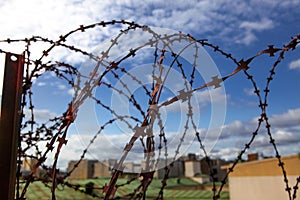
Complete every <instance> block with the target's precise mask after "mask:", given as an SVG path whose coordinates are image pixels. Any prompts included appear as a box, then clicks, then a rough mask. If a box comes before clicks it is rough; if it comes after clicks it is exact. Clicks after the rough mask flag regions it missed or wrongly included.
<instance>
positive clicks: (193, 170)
mask: <svg viewBox="0 0 300 200" xmlns="http://www.w3.org/2000/svg"><path fill="white" fill-rule="evenodd" d="M184 168H185V173H184V174H185V176H186V177H194V176H196V175H198V174H202V173H201V163H200V160H186V161H185V162H184Z"/></svg>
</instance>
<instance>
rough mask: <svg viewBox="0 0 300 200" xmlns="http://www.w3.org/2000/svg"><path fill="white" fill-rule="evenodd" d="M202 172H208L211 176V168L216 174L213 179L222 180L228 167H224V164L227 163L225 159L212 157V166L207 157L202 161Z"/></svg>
mask: <svg viewBox="0 0 300 200" xmlns="http://www.w3.org/2000/svg"><path fill="white" fill-rule="evenodd" d="M200 162H201V172H202V174H206V175H209V176H210V169H211V170H212V173H213V174H214V177H213V179H214V180H211V181H222V180H223V179H224V177H225V175H226V173H227V171H226V169H222V166H223V165H225V164H227V162H226V161H225V160H222V159H219V158H217V159H210V167H209V165H208V163H207V161H206V159H205V158H203V159H202V160H201V161H200Z"/></svg>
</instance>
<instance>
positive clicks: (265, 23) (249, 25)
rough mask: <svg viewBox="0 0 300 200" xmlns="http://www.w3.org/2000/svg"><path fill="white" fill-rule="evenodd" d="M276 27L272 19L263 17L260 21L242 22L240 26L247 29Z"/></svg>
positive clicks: (260, 29)
mask: <svg viewBox="0 0 300 200" xmlns="http://www.w3.org/2000/svg"><path fill="white" fill-rule="evenodd" d="M273 27H274V23H273V21H272V20H270V19H268V18H263V19H261V20H260V21H243V22H242V23H241V24H240V28H243V29H246V30H254V31H263V30H267V29H271V28H273Z"/></svg>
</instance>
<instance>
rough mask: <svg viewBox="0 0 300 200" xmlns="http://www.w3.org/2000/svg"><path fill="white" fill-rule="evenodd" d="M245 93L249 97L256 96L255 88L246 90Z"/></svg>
mask: <svg viewBox="0 0 300 200" xmlns="http://www.w3.org/2000/svg"><path fill="white" fill-rule="evenodd" d="M244 93H245V94H246V95H248V96H255V93H254V90H253V88H244Z"/></svg>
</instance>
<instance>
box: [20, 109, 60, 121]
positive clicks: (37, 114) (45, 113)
mask: <svg viewBox="0 0 300 200" xmlns="http://www.w3.org/2000/svg"><path fill="white" fill-rule="evenodd" d="M33 113H34V119H35V120H37V121H47V120H49V119H52V118H54V117H57V116H58V115H57V114H56V113H54V112H51V111H50V110H46V109H34V110H33ZM24 114H25V117H26V118H30V117H31V111H30V110H29V109H25V110H24Z"/></svg>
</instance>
